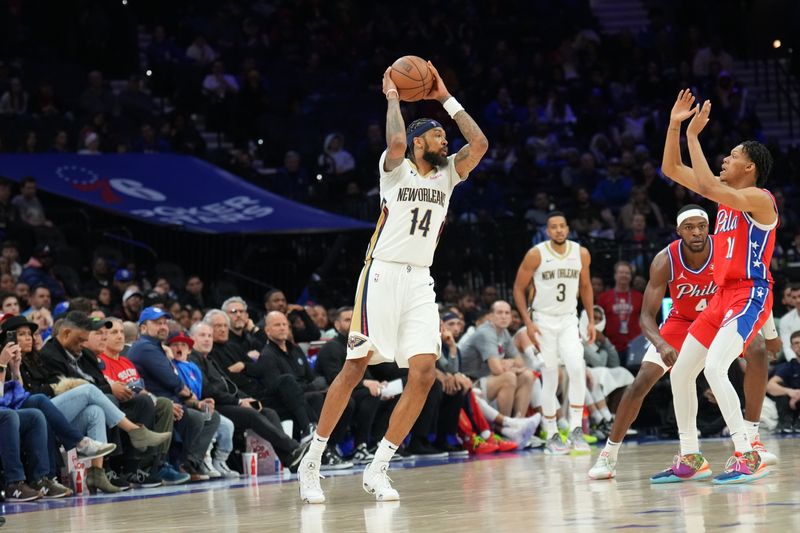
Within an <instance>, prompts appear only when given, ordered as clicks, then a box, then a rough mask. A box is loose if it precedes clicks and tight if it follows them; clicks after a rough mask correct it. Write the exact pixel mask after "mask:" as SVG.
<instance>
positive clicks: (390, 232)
mask: <svg viewBox="0 0 800 533" xmlns="http://www.w3.org/2000/svg"><path fill="white" fill-rule="evenodd" d="M385 160H386V152H385V151H384V152H383V154H382V155H381V159H380V161H379V162H378V167H379V170H380V175H381V179H380V194H381V214H380V217H379V218H378V224H377V227H376V228H375V232H374V233H373V234H372V238H371V239H370V240H369V247H368V248H367V257H366V259H367V261H369V260H370V259H379V260H381V261H391V262H394V263H404V264H409V265H414V266H419V267H429V266H431V263H432V262H433V253H434V252H435V251H436V245H437V243H438V241H439V235H440V234H441V232H442V229H444V223H445V219H446V218H447V206H448V205H449V204H450V195H451V193H452V192H453V188H454V187H455V186H456V185H458V184H459V183H461V181H462V179H461V178H460V177H459V175H458V172H456V168H455V162H454V160H455V155H451V156H450V157H448V158H447V166H445V167H436V168H434V169H433V170H432V171H431V172H429V173H428V174H427V175H425V176H422V175H421V174H420V172H419V170H418V169H417V166H416V165H415V164H414V163H412V162H411V161H410V160H408V159H404V160H403V162H402V163H400V165H398V166H397V167H396V168H395V169H393V170H392V171H391V172H386V171H384V170H383V163H384V161H385Z"/></svg>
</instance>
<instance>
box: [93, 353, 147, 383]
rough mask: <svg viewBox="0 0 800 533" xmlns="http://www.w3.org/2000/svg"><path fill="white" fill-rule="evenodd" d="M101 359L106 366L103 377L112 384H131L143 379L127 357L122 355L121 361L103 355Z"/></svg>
mask: <svg viewBox="0 0 800 533" xmlns="http://www.w3.org/2000/svg"><path fill="white" fill-rule="evenodd" d="M100 359H101V360H102V361H103V363H105V365H106V366H105V368H104V369H103V375H104V376H105V377H106V379H108V380H109V381H111V382H115V381H118V382H121V383H130V382H131V381H137V380H140V379H141V378H140V377H139V372H137V370H136V367H135V366H133V363H132V362H131V360H130V359H128V358H127V357H124V356H122V355H120V356H119V359H116V360H114V359H112V358H110V357H109V356H107V355H106V354H104V353H101V354H100Z"/></svg>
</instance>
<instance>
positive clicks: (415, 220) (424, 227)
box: [410, 207, 431, 237]
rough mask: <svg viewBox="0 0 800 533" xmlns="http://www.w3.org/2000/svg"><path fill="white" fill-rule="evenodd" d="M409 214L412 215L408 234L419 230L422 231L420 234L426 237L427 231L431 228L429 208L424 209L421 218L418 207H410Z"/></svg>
mask: <svg viewBox="0 0 800 533" xmlns="http://www.w3.org/2000/svg"><path fill="white" fill-rule="evenodd" d="M411 214H412V215H413V216H412V217H411V232H410V234H411V235H414V233H415V232H416V231H417V230H420V231H421V232H422V236H423V237H427V236H428V232H429V231H430V230H431V210H430V209H428V210H427V211H425V213H424V214H423V215H422V218H419V207H415V208H414V209H412V210H411Z"/></svg>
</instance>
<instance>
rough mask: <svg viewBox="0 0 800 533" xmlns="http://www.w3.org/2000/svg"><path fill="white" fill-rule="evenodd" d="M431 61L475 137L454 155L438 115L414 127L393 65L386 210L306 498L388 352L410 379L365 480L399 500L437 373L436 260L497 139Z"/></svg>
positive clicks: (384, 169) (381, 495)
mask: <svg viewBox="0 0 800 533" xmlns="http://www.w3.org/2000/svg"><path fill="white" fill-rule="evenodd" d="M428 68H429V69H430V71H431V74H432V75H433V77H434V83H433V88H432V89H431V92H430V93H429V94H428V96H427V97H426V99H430V100H434V99H435V100H438V101H439V102H440V103H441V104H442V106H443V107H444V109H445V111H447V112H448V113H449V115H450V117H451V118H453V120H455V122H456V124H457V125H458V128H459V130H460V131H461V134H462V135H463V136H464V138H465V139H466V140H467V143H468V144H466V145H465V146H464V147H463V148H461V149H460V150H459V151H458V153H457V154H455V155H453V156H449V157H448V155H447V137H446V134H445V131H444V129H443V128H442V126H441V124H439V123H438V122H436V121H435V120H432V119H427V118H426V119H419V120H416V121H414V122H412V123H411V124H410V125H409V126H408V130H406V129H405V127H404V124H403V116H402V115H401V113H400V102H399V100H398V92H397V88H396V87H395V85H394V83H393V82H392V80H391V78H390V77H389V72H390V70H391V68H389V69H387V70H386V72H385V73H384V75H383V92H384V94H385V95H386V99H387V102H388V110H387V112H386V143H387V148H386V151H385V152H384V153H383V155H382V156H381V158H380V163H379V164H380V194H381V214H380V217H379V218H378V225H377V227H376V229H375V233H374V234H373V235H372V238H371V239H370V242H369V246H368V248H367V257H366V261H365V264H364V268H363V270H362V271H361V276H359V279H358V289H357V292H356V302H355V305H354V306H353V307H354V310H353V322H352V326H351V328H350V335H349V337H348V341H347V360H346V361H345V364H344V367H343V368H342V370H341V372H339V375H338V376H337V377H336V379H335V380H334V381H333V383H332V384H331V386H330V389H329V390H328V394H327V395H326V397H325V405H324V406H323V408H322V413H321V415H320V418H319V425H318V426H317V430H316V432H315V433H314V435H313V437H312V439H311V445H310V447H309V451H308V453H307V454H306V456H305V457H304V458H303V460H302V461H301V463H300V468H299V470H298V476H299V478H300V498H301V499H302V500H303V501H304V502H305V503H323V502H324V501H325V495H324V493H323V492H322V488H321V487H320V482H319V480H320V477H321V476H320V474H319V465H320V459H321V457H322V452H323V451H324V450H325V446H326V443H327V441H328V437H329V436H330V434H331V432H332V431H333V429H334V427H335V426H336V424H337V422H338V421H339V418H340V417H341V415H342V411H343V410H344V408H345V407H346V405H347V401H348V399H349V398H350V394H351V393H352V391H353V388H354V387H355V386H356V385H357V384H358V383H360V382H361V381H362V380H363V377H364V371H365V370H366V368H367V364H373V363H382V362H385V361H396V362H397V364H398V366H400V367H403V368H408V369H409V371H408V382H407V384H406V386H405V389H404V390H403V394H402V396H401V397H400V401H399V402H398V403H397V405H396V406H395V408H394V411H393V412H392V416H391V419H390V420H389V428H388V430H387V431H386V435H385V437H384V438H383V440H382V441H381V442H380V444H379V445H378V449H377V451H376V452H375V458H374V460H373V461H372V463H370V465H369V466H368V467H367V468H366V470H364V478H363V486H364V490H366V491H367V492H368V493H370V494H374V495H375V498H376V499H377V500H378V501H387V500H397V499H399V495H398V494H397V491H396V490H394V489H393V488H392V486H391V484H390V480H389V477H388V476H387V474H386V470H387V468H388V466H389V461H390V460H391V458H392V456H393V455H394V453H395V451H396V450H397V447H398V445H400V443H401V442H402V441H403V439H404V438H405V437H406V435H407V434H408V432H409V431H410V430H411V426H412V425H413V424H414V422H415V421H416V419H417V417H418V416H419V413H420V411H421V410H422V406H423V405H424V403H425V400H426V398H427V396H428V392H429V390H430V388H431V385H433V381H434V379H436V359H437V358H438V357H439V353H440V342H441V341H440V335H439V314H438V310H437V307H436V301H435V294H434V291H433V278H431V276H430V273H429V269H428V267H430V265H431V263H432V262H433V254H434V251H435V249H436V244H437V242H438V240H439V234H440V233H441V231H442V228H443V227H444V222H445V217H446V215H447V206H448V204H449V202H450V194H451V193H452V191H453V188H454V187H455V186H456V185H458V184H459V183H460V182H461V181H463V180H464V179H466V177H467V175H468V174H469V172H470V171H471V170H472V169H473V168H475V167H476V166H477V165H478V163H479V162H480V160H481V158H482V157H483V155H484V154H485V153H486V150H487V149H488V146H489V145H488V141H487V139H486V136H485V135H484V134H483V132H481V130H480V128H479V127H478V125H477V124H476V123H475V121H474V120H473V119H472V117H470V116H469V115H468V114H467V112H466V111H464V108H463V107H461V105H460V104H459V103H458V102H457V101H456V99H455V98H453V97H452V96H450V93H449V92H448V91H447V88H446V87H445V85H444V83H443V82H442V79H441V78H440V77H439V73H438V72H437V71H436V69H435V68H434V66H433V65H432V64H431V63H430V62H428Z"/></svg>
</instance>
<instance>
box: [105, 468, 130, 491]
mask: <svg viewBox="0 0 800 533" xmlns="http://www.w3.org/2000/svg"><path fill="white" fill-rule="evenodd" d="M106 477H107V478H108V480H109V481H110V482H111V484H112V485H114V486H115V487H117V488H118V489H119V490H120V491H122V492H125V491H126V490H131V484H130V483H128V480H127V479H125V478H124V477H122V476H120V475H119V474H117V473H116V472H114V471H113V470H106Z"/></svg>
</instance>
